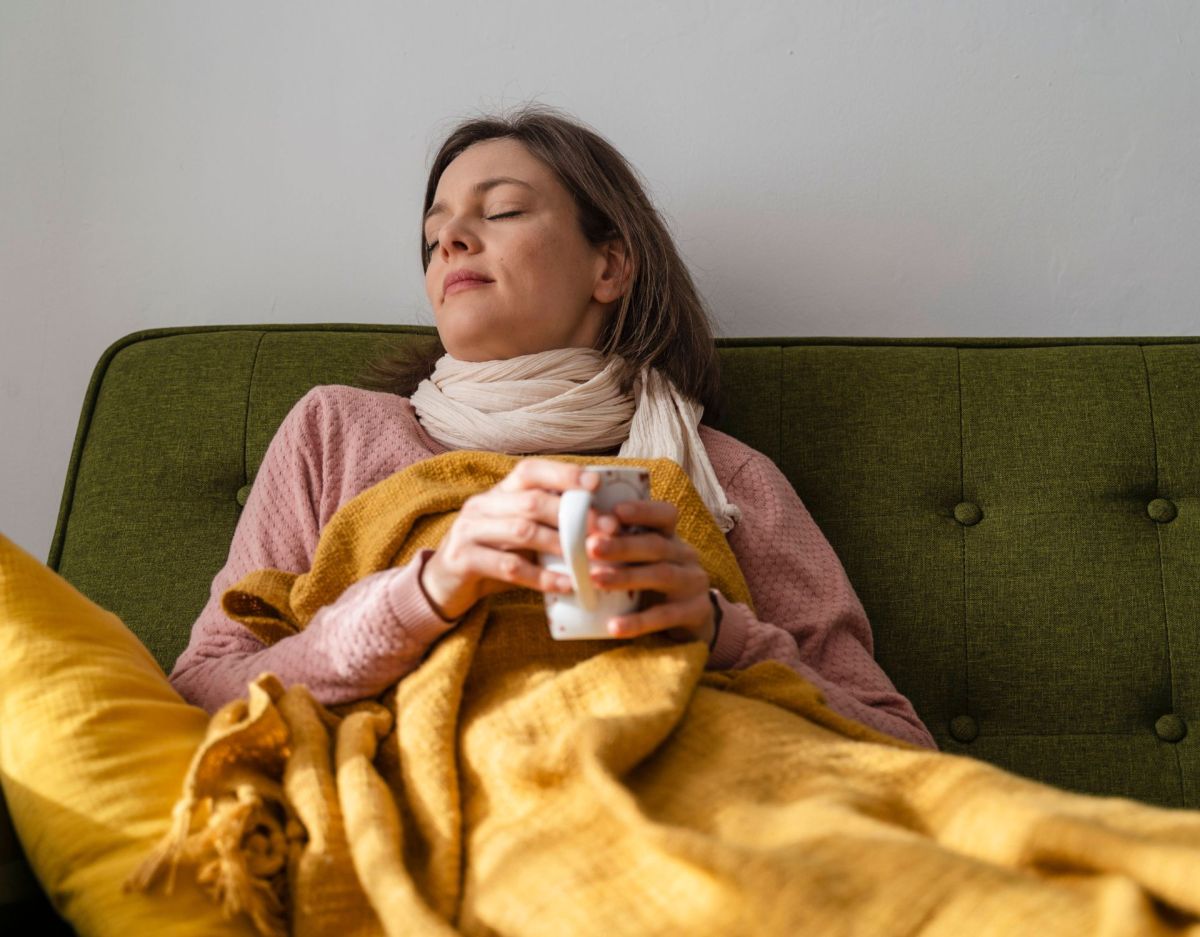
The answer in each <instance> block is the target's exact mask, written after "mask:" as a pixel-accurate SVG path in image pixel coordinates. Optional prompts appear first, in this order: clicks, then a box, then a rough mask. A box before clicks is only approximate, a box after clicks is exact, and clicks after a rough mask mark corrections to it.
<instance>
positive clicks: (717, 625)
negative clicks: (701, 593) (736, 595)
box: [708, 589, 725, 651]
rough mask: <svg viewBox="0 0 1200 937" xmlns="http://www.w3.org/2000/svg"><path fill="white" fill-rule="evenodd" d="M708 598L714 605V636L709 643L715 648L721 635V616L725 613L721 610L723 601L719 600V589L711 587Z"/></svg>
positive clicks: (710, 647)
mask: <svg viewBox="0 0 1200 937" xmlns="http://www.w3.org/2000/svg"><path fill="white" fill-rule="evenodd" d="M708 598H709V600H710V601H711V602H712V605H713V636H712V640H711V641H710V642H709V643H708V649H709V650H710V651H711V650H714V649H715V648H716V646H717V638H718V637H720V635H721V617H722V616H723V615H724V614H725V613H724V612H722V611H721V603H720V602H718V601H717V590H716V589H709V590H708Z"/></svg>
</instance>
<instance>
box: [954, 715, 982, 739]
mask: <svg viewBox="0 0 1200 937" xmlns="http://www.w3.org/2000/svg"><path fill="white" fill-rule="evenodd" d="M950 735H951V736H953V738H954V740H955V741H956V742H973V741H975V738H976V736H978V735H979V723H977V722H976V721H975V720H974V719H973V718H971V717H970V716H955V717H954V718H953V719H951V720H950Z"/></svg>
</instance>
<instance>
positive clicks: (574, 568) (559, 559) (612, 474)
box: [540, 465, 650, 641]
mask: <svg viewBox="0 0 1200 937" xmlns="http://www.w3.org/2000/svg"><path fill="white" fill-rule="evenodd" d="M584 471H588V472H595V473H596V475H598V476H599V477H600V484H599V485H598V486H597V488H596V490H595V491H594V492H592V491H586V490H584V489H581V488H574V489H571V490H570V491H564V492H563V494H562V498H561V500H560V501H559V507H558V537H559V544H560V546H561V547H562V556H555V555H554V554H553V553H542V554H541V557H540V558H541V564H542V566H544V567H545V568H546V569H548V570H551V571H553V572H556V573H565V574H566V575H568V576H570V577H571V585H572V587H573V589H574V591H573V592H570V593H556V592H547V593H545V596H546V617H547V619H548V620H549V626H550V636H551V637H552V638H554V639H555V640H557V641H578V640H596V639H598V638H612V637H613V635H611V634H609V633H608V628H607V626H608V621H609V619H610V618H613V617H614V616H617V615H623V614H625V613H626V612H632V611H636V609H637V608H638V603H639V602H640V601H641V593H640V592H635V591H633V590H628V589H597V588H596V587H595V586H594V585H592V579H591V564H590V563H589V561H588V557H587V546H586V541H587V517H588V508H595V510H596V511H597V513H599V514H611V513H612V510H613V508H614V507H616V506H617V505H618V504H621V503H622V502H625V501H645V500H646V499H648V498H649V497H650V473H649V472H648V471H647V470H646V469H643V468H633V467H626V466H612V465H588V466H585V469H584Z"/></svg>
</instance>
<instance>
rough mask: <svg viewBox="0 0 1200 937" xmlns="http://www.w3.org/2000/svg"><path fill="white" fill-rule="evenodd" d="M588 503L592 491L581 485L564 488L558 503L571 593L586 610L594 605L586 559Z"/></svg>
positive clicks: (588, 566)
mask: <svg viewBox="0 0 1200 937" xmlns="http://www.w3.org/2000/svg"><path fill="white" fill-rule="evenodd" d="M591 506H592V493H591V492H590V491H587V490H585V489H583V488H572V489H570V490H569V491H564V492H563V493H562V497H561V498H560V499H559V502H558V542H559V545H560V546H561V547H562V555H563V559H564V560H566V564H567V573H568V575H570V577H571V585H572V586H573V587H574V589H575V596H576V598H577V599H578V601H579V604H580V606H581V607H582V608H583V609H584V610H586V611H589V612H591V611H594V610H595V608H596V589H595V587H594V586H593V585H592V576H591V566H590V564H589V563H588V558H587V516H588V508H590V507H591Z"/></svg>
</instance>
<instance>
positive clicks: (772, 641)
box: [709, 452, 937, 749]
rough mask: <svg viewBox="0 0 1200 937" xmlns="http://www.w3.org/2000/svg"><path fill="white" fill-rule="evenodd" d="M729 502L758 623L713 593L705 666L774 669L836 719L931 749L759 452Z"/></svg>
mask: <svg viewBox="0 0 1200 937" xmlns="http://www.w3.org/2000/svg"><path fill="white" fill-rule="evenodd" d="M726 494H727V495H728V497H729V500H730V501H732V502H733V503H734V504H737V505H738V506H739V508H741V511H742V518H741V520H740V521H739V523H738V524H737V526H736V527H734V529H733V530H732V531H730V533H729V543H730V546H731V547H732V548H733V550H734V553H735V554H736V555H737V558H738V562H739V563H740V565H741V567H742V572H743V574H744V575H745V577H746V582H747V584H748V585H749V587H750V594H751V595H752V596H753V598H754V604H755V608H756V610H757V616H756V614H755V612H752V611H751V610H750V609H749V608H748V607H747V606H745V605H743V604H741V603H733V602H730V601H729V600H727V599H726V598H725V597H724V596H723V595H721V594H720V593H716V599H717V602H718V604H719V605H720V607H721V623H720V628H719V631H718V634H717V641H716V645H715V646H714V648H713V651H712V655H711V657H710V658H709V667H710V668H712V669H725V668H729V669H743V668H746V667H749V666H750V665H751V664H755V663H758V662H759V661H764V660H776V661H780V662H781V663H784V664H786V665H787V666H789V667H791V668H792V669H793V670H795V671H796V672H797V673H799V674H800V675H801V676H803V677H805V678H807V679H808V680H810V681H812V682H813V683H814V684H816V686H817V687H818V688H819V689H820V690H821V692H822V693H824V694H825V699H826V701H827V702H828V703H829V705H830V706H831V707H832V708H833V709H835V710H836V711H837V712H839V713H841V714H842V715H844V716H848V717H850V718H851V719H855V720H857V721H858V722H862V723H864V724H866V725H868V726H870V727H872V728H874V729H878V730H879V731H880V732H883V733H885V734H887V735H890V736H893V737H894V738H899V739H903V740H904V741H907V742H912V743H913V744H916V745H921V746H924V747H927V748H935V749H936V748H937V743H936V742H935V741H934V739H933V736H932V735H931V734H930V732H929V730H928V729H927V728H926V727H925V725H924V723H923V722H922V721H921V719H920V718H919V717H918V716H917V714H916V711H915V710H914V709H913V706H912V703H910V702H909V701H908V699H907V698H906V697H905V696H903V695H902V694H901V693H900V692H898V691H897V690H896V688H895V686H894V685H893V684H892V681H891V680H890V679H889V678H888V676H887V674H885V673H884V672H883V670H882V669H881V668H880V666H879V664H877V663H876V661H875V658H874V641H873V639H872V636H871V626H870V624H869V623H868V622H867V616H866V612H865V611H864V610H863V607H862V603H861V602H860V601H859V599H858V596H857V595H856V594H855V592H854V588H853V587H852V586H851V584H850V580H849V578H848V577H847V576H846V572H845V569H844V568H843V567H842V564H841V561H840V560H839V559H838V557H837V554H836V553H835V552H834V550H833V547H832V546H831V545H830V543H829V541H828V540H827V539H826V538H825V536H824V534H822V533H821V530H820V529H819V528H818V527H817V524H816V521H814V520H813V518H812V515H810V514H809V513H808V510H807V509H806V508H805V507H804V505H803V503H802V502H801V501H800V498H799V496H798V495H797V494H796V492H795V491H794V490H793V488H792V486H791V484H790V483H789V482H788V480H787V477H786V476H785V475H784V474H783V473H782V472H781V471H780V470H779V469H778V468H777V467H776V465H775V463H774V462H772V461H771V460H770V459H769V458H768V457H767V456H765V455H763V454H762V453H757V452H756V453H754V455H752V456H751V457H750V458H749V459H748V460H747V461H746V462H745V463H744V464H743V465H742V467H741V468H740V469H738V471H737V473H736V474H735V475H734V476H733V478H732V480H731V481H730V483H729V484H727V485H726ZM714 591H715V590H714Z"/></svg>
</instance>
